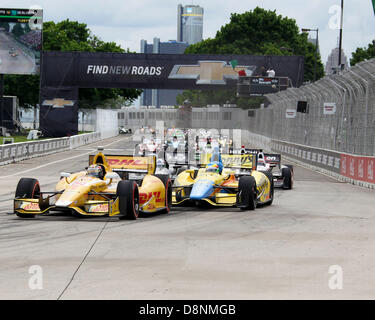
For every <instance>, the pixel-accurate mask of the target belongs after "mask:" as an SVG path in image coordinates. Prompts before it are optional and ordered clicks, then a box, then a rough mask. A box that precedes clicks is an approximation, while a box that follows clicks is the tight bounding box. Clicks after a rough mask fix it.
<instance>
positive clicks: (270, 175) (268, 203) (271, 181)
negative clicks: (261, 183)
mask: <svg viewBox="0 0 375 320" xmlns="http://www.w3.org/2000/svg"><path fill="white" fill-rule="evenodd" d="M263 173H264V174H265V175H266V176H267V178H268V180H269V181H270V183H271V187H270V198H271V200H270V201H268V202H267V203H266V205H268V206H270V205H271V204H272V202H273V197H274V194H275V188H274V185H273V175H272V171H265V172H263Z"/></svg>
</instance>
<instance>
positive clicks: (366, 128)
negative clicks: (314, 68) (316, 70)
mask: <svg viewBox="0 0 375 320" xmlns="http://www.w3.org/2000/svg"><path fill="white" fill-rule="evenodd" d="M267 97H268V99H269V100H270V102H271V105H270V106H269V107H268V108H265V109H260V110H257V111H256V116H255V117H253V118H251V119H250V124H249V126H248V128H247V129H248V130H250V131H251V132H254V133H257V134H260V135H264V136H267V137H269V138H272V139H277V140H284V141H287V142H292V143H297V144H303V145H307V146H311V147H318V148H323V149H329V150H335V151H339V152H345V153H351V154H360V155H368V156H373V155H375V59H371V60H368V61H364V62H361V63H359V64H357V65H355V66H354V67H352V68H350V69H348V70H346V71H343V72H341V73H340V74H339V75H332V76H326V77H324V78H322V79H320V80H319V81H317V82H315V83H313V84H309V85H305V86H303V87H300V88H298V89H297V88H290V89H288V90H286V91H282V92H279V93H276V94H270V95H268V96H267ZM298 101H307V103H308V106H309V108H308V112H307V113H300V112H297V114H296V117H295V118H287V117H286V110H287V109H296V108H297V102H298ZM325 103H331V104H332V103H335V104H336V112H335V113H333V114H325V113H324V104H325ZM243 129H246V128H243Z"/></svg>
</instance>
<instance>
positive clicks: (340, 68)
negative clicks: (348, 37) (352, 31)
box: [339, 0, 344, 71]
mask: <svg viewBox="0 0 375 320" xmlns="http://www.w3.org/2000/svg"><path fill="white" fill-rule="evenodd" d="M343 24H344V0H341V20H340V43H339V70H340V71H341V70H342V65H341V50H342V27H343Z"/></svg>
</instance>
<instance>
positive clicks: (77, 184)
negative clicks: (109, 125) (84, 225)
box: [14, 150, 172, 219]
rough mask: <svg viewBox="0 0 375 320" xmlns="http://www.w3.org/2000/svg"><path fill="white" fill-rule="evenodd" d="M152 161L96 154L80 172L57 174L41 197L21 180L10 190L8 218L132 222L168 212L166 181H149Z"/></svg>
mask: <svg viewBox="0 0 375 320" xmlns="http://www.w3.org/2000/svg"><path fill="white" fill-rule="evenodd" d="M100 151H101V150H100ZM155 160H156V159H155V156H150V157H133V156H117V155H104V154H103V153H102V152H98V153H97V154H96V155H92V156H90V158H89V167H88V168H87V169H86V170H84V171H80V172H77V173H73V174H69V173H61V179H60V181H59V182H58V183H57V185H56V188H55V190H54V191H51V192H42V191H41V189H40V185H39V182H38V180H36V179H31V178H22V179H20V181H19V182H18V185H17V189H16V195H15V199H14V213H15V214H16V215H17V216H18V217H20V218H33V217H35V215H41V214H47V213H49V212H51V211H68V212H71V213H73V214H75V215H81V216H119V218H120V219H124V218H125V219H136V218H137V217H138V215H139V212H147V213H153V212H158V211H164V212H169V211H170V208H171V204H172V183H171V180H170V178H169V176H168V175H155V169H156V162H155ZM134 175H135V177H134ZM132 176H133V177H132Z"/></svg>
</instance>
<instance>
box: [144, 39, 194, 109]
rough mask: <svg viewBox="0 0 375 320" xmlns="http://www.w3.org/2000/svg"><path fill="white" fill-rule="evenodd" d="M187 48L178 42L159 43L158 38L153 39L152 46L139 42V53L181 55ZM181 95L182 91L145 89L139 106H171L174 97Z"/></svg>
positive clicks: (145, 42)
mask: <svg viewBox="0 0 375 320" xmlns="http://www.w3.org/2000/svg"><path fill="white" fill-rule="evenodd" d="M187 47H188V44H187V43H186V42H178V41H175V40H170V41H167V42H160V39H159V38H154V40H153V44H148V43H147V41H146V40H141V50H140V51H141V53H167V54H182V53H184V52H185V49H186V48H187ZM180 93H182V90H170V89H163V90H161V89H145V90H143V93H142V95H141V101H140V105H141V106H156V107H158V108H159V107H160V106H163V105H166V106H173V105H175V104H176V97H177V95H178V94H180Z"/></svg>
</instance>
